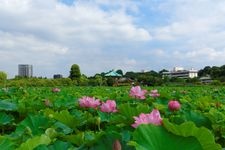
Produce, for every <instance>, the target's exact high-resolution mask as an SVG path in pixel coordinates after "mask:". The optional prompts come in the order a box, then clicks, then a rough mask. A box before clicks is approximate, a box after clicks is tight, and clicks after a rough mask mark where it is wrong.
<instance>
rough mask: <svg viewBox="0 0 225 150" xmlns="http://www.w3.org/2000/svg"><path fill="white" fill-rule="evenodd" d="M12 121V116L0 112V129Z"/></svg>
mask: <svg viewBox="0 0 225 150" xmlns="http://www.w3.org/2000/svg"><path fill="white" fill-rule="evenodd" d="M13 120H14V117H13V116H12V115H8V114H6V113H5V112H0V127H1V126H3V125H7V124H10V123H11V122H12V121H13Z"/></svg>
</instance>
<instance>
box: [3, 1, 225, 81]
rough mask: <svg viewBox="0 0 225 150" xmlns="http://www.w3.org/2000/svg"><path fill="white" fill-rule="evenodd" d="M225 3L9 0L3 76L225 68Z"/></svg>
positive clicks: (6, 12) (5, 19)
mask: <svg viewBox="0 0 225 150" xmlns="http://www.w3.org/2000/svg"><path fill="white" fill-rule="evenodd" d="M224 8H225V1H224V0H1V1H0V71H4V72H6V73H7V74H8V78H13V77H14V76H15V75H17V74H18V64H32V65H33V70H34V76H42V77H48V78H52V77H53V74H62V75H63V76H64V77H67V76H68V75H69V71H70V67H71V66H72V64H78V65H79V66H80V70H81V73H82V74H85V75H87V76H93V75H95V74H96V73H101V72H107V71H109V70H111V69H122V70H123V72H124V73H125V72H127V71H137V72H139V71H141V70H145V71H149V70H155V71H160V70H162V69H167V70H172V68H173V67H175V66H179V67H184V68H185V69H190V68H195V69H201V68H204V67H205V66H221V65H224V64H225V9H224Z"/></svg>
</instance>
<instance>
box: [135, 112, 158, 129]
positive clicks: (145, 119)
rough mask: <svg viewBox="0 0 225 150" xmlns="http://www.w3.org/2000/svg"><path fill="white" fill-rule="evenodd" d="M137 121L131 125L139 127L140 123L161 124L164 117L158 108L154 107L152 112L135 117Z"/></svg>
mask: <svg viewBox="0 0 225 150" xmlns="http://www.w3.org/2000/svg"><path fill="white" fill-rule="evenodd" d="M134 119H135V122H134V124H132V125H131V126H132V127H134V128H137V126H139V125H140V124H154V125H161V124H162V118H161V116H160V112H159V111H158V110H157V109H153V110H152V112H151V113H150V114H144V113H141V114H140V115H139V117H134Z"/></svg>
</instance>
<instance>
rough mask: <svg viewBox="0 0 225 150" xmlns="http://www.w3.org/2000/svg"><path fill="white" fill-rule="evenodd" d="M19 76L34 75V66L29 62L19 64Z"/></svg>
mask: <svg viewBox="0 0 225 150" xmlns="http://www.w3.org/2000/svg"><path fill="white" fill-rule="evenodd" d="M18 76H20V77H32V76H33V66H32V65H28V64H19V65H18Z"/></svg>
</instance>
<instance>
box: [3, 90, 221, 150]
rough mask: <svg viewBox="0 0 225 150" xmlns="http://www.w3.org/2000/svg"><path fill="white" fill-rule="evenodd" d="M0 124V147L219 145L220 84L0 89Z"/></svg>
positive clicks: (213, 149) (193, 148) (200, 148)
mask: <svg viewBox="0 0 225 150" xmlns="http://www.w3.org/2000/svg"><path fill="white" fill-rule="evenodd" d="M0 126H1V128H0V149H1V150H14V149H18V150H33V149H35V150H64V149H69V150H70V149H71V150H74V149H75V150H111V149H112V150H120V149H122V150H135V149H137V150H180V149H183V150H221V149H225V88H224V87H210V86H201V87H154V88H153V87H133V89H132V88H131V87H58V88H50V87H43V88H1V89H0Z"/></svg>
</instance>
